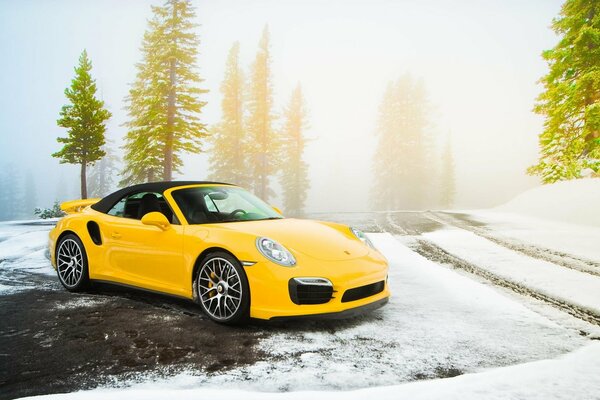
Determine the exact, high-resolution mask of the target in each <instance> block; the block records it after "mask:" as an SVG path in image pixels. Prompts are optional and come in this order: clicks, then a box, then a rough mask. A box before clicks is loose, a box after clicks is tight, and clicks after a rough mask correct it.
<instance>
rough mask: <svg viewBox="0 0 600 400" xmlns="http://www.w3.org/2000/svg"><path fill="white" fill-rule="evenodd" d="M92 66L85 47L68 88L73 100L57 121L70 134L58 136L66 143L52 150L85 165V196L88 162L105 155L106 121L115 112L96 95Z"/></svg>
mask: <svg viewBox="0 0 600 400" xmlns="http://www.w3.org/2000/svg"><path fill="white" fill-rule="evenodd" d="M91 69H92V63H91V61H90V60H89V58H88V56H87V52H86V51H85V50H84V51H83V52H82V53H81V56H80V57H79V65H78V66H77V67H75V78H74V79H73V80H72V81H71V87H70V88H67V89H65V96H66V97H67V99H69V101H70V103H71V104H68V105H65V106H63V107H62V109H61V111H60V118H59V119H58V121H57V124H58V126H60V127H62V128H67V129H68V130H69V131H68V136H67V137H66V138H60V137H59V138H58V139H57V141H58V142H59V143H64V146H63V148H62V149H61V150H60V151H58V152H56V153H54V154H52V156H53V157H56V158H59V159H60V162H61V164H63V163H68V164H79V165H80V166H81V174H80V177H81V198H82V199H86V198H87V181H86V180H87V176H86V169H87V167H88V165H91V164H93V163H94V162H96V161H98V160H99V159H100V158H102V157H103V156H104V151H103V150H102V146H103V145H104V133H105V132H106V125H105V122H106V120H108V119H109V118H110V117H111V113H110V112H109V111H108V110H106V109H105V108H104V102H103V101H100V100H98V99H97V98H96V82H95V81H94V80H93V79H92V77H91V75H90V71H91Z"/></svg>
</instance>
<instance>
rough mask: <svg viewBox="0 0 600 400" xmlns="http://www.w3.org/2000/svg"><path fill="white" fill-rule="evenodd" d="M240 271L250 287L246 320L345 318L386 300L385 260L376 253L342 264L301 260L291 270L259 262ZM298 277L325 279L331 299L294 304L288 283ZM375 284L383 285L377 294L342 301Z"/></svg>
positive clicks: (386, 268) (304, 258)
mask: <svg viewBox="0 0 600 400" xmlns="http://www.w3.org/2000/svg"><path fill="white" fill-rule="evenodd" d="M298 258H299V257H298ZM244 270H245V271H246V275H247V277H248V281H249V284H250V292H251V293H250V298H251V304H250V317H252V318H256V319H264V320H269V319H274V318H292V317H293V318H295V317H303V316H311V317H319V316H324V317H327V318H331V317H332V316H333V315H338V317H337V318H345V317H346V316H348V315H352V314H353V313H362V312H365V311H368V310H369V309H371V308H378V307H381V306H382V305H384V304H385V302H386V301H387V299H388V298H389V297H390V291H389V287H388V282H387V274H388V266H387V261H386V260H385V259H384V258H382V257H381V256H380V255H379V254H378V253H377V254H375V253H373V254H369V255H367V256H364V257H360V258H357V259H353V260H345V261H322V260H316V259H310V258H308V257H302V258H301V259H298V264H297V266H296V267H292V268H289V267H281V266H279V265H275V264H272V263H270V262H269V261H260V262H257V263H256V264H254V265H252V266H247V267H245V268H244ZM298 277H320V278H325V279H327V280H329V281H330V282H331V283H332V284H333V298H331V300H329V301H327V302H325V303H321V304H297V302H294V300H293V299H292V296H291V295H290V287H289V285H288V282H289V281H290V279H293V278H298ZM378 282H383V283H384V287H383V290H381V291H380V292H378V293H376V294H373V295H370V296H367V297H364V298H359V299H357V300H352V301H348V300H347V299H346V301H342V298H343V296H344V293H346V292H347V291H348V290H351V289H355V288H359V287H362V286H365V285H371V284H375V283H378ZM369 306H370V307H369ZM353 310H354V311H353Z"/></svg>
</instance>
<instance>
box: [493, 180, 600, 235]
mask: <svg viewBox="0 0 600 400" xmlns="http://www.w3.org/2000/svg"><path fill="white" fill-rule="evenodd" d="M598 204H600V178H587V179H575V180H571V181H563V182H556V183H553V184H551V185H543V186H539V187H536V188H534V189H531V190H527V191H525V192H524V193H521V194H520V195H518V196H516V197H515V198H514V199H512V200H511V201H509V202H507V203H506V204H503V205H501V206H500V207H497V208H496V209H495V211H498V212H508V213H515V214H520V215H524V216H528V217H539V218H543V219H547V220H555V221H560V222H567V223H571V224H578V225H591V226H595V227H598V226H600V212H598Z"/></svg>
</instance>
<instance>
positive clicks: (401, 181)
mask: <svg viewBox="0 0 600 400" xmlns="http://www.w3.org/2000/svg"><path fill="white" fill-rule="evenodd" d="M427 110H428V105H427V101H426V95H425V89H424V87H423V84H422V83H421V82H420V81H415V80H414V79H412V78H411V77H410V76H409V75H405V76H403V77H402V78H400V79H399V80H398V81H396V82H395V83H390V84H389V85H388V87H387V89H386V92H385V95H384V98H383V101H382V104H381V106H380V109H379V121H378V126H377V131H376V136H377V137H378V143H377V147H376V150H375V155H374V163H373V164H374V172H375V190H374V193H375V197H374V199H373V201H374V202H375V204H376V206H377V207H378V208H380V209H385V210H397V209H422V208H424V207H425V206H426V205H430V204H431V203H432V201H431V200H430V199H428V198H426V194H427V192H428V190H427V189H428V185H429V182H431V178H432V176H431V173H429V171H430V168H428V162H429V160H428V157H427V150H428V137H427V134H426V128H427V126H428V121H427Z"/></svg>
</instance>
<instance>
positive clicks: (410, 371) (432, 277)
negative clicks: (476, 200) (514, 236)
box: [44, 233, 600, 399]
mask: <svg viewBox="0 0 600 400" xmlns="http://www.w3.org/2000/svg"><path fill="white" fill-rule="evenodd" d="M370 237H371V239H372V241H373V242H374V243H375V245H376V246H377V247H378V248H379V249H380V250H381V251H382V252H383V253H384V254H385V255H386V257H387V258H388V260H389V262H390V267H391V269H390V282H391V288H392V290H393V292H394V297H393V298H392V300H391V302H390V304H389V305H388V306H387V307H386V308H384V309H382V310H381V311H379V312H377V313H375V314H374V315H373V316H371V317H364V318H362V319H360V320H359V321H358V323H352V324H347V326H346V327H345V328H344V329H341V330H339V331H337V332H334V333H331V332H328V331H319V330H314V329H298V330H297V331H295V332H285V333H280V334H276V335H273V336H270V337H268V338H266V339H264V340H263V341H262V342H261V343H260V347H261V348H262V350H264V351H266V352H268V353H271V354H274V355H276V356H277V358H276V361H269V362H258V363H256V364H254V365H251V366H247V367H244V368H237V369H233V370H230V371H227V372H223V373H219V374H213V375H209V374H204V373H202V371H193V370H190V371H189V372H187V373H183V374H179V375H177V376H174V377H171V378H160V379H151V378H147V379H145V380H144V379H143V377H142V379H141V380H142V382H141V383H135V384H127V383H126V382H120V383H119V384H120V385H123V384H125V388H123V387H122V388H120V389H114V388H113V389H111V388H99V389H95V390H92V391H86V392H75V393H71V394H64V395H49V396H44V397H45V398H57V399H63V398H64V399H71V398H73V399H113V398H114V399H121V398H128V399H159V398H160V399H162V398H167V397H176V398H181V399H192V398H202V397H212V396H218V397H220V398H239V397H243V398H248V399H269V398H272V399H297V398H301V397H302V398H305V397H306V396H310V397H313V398H334V399H337V398H339V399H342V398H343V399H352V398H364V397H365V396H367V397H370V396H377V397H379V398H384V399H391V398H394V399H399V398H402V399H482V398H485V399H496V398H497V399H513V398H514V399H521V398H522V399H594V398H598V396H600V380H598V378H597V377H598V376H600V343H597V342H591V341H590V340H589V339H587V338H585V337H583V336H581V335H580V332H579V331H578V330H576V329H573V328H570V327H565V326H562V325H561V324H559V323H557V322H555V321H552V320H550V319H548V318H546V317H545V316H542V315H540V314H538V313H536V312H534V311H532V310H531V309H529V308H528V307H526V306H525V305H523V304H521V303H520V302H517V301H515V299H514V298H512V297H510V296H507V295H506V294H505V293H503V292H499V291H498V290H496V289H495V288H494V287H492V286H489V285H485V284H481V283H479V282H476V281H474V280H472V279H470V278H468V277H466V276H463V275H461V274H457V273H456V272H454V271H452V270H450V269H447V268H445V267H442V266H440V265H438V264H436V263H434V262H432V261H429V260H427V259H426V258H424V257H422V256H420V255H418V254H417V253H415V252H413V251H412V250H410V249H409V248H407V247H406V246H404V245H402V244H401V243H400V242H399V241H398V240H397V239H396V238H395V237H394V236H392V235H390V234H388V233H382V234H370ZM559 320H560V319H559ZM589 329H590V332H592V334H593V335H598V334H599V333H600V332H599V331H598V330H597V329H594V328H593V327H589ZM453 371H456V372H455V373H453ZM455 374H464V375H461V376H457V377H451V378H446V379H435V378H439V377H444V376H445V375H448V376H452V375H455ZM423 378H430V379H428V380H425V381H417V382H411V381H414V380H415V379H423ZM402 382H408V383H404V384H397V383H402ZM224 389H226V390H224ZM340 390H341V391H340ZM305 391H309V392H305Z"/></svg>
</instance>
